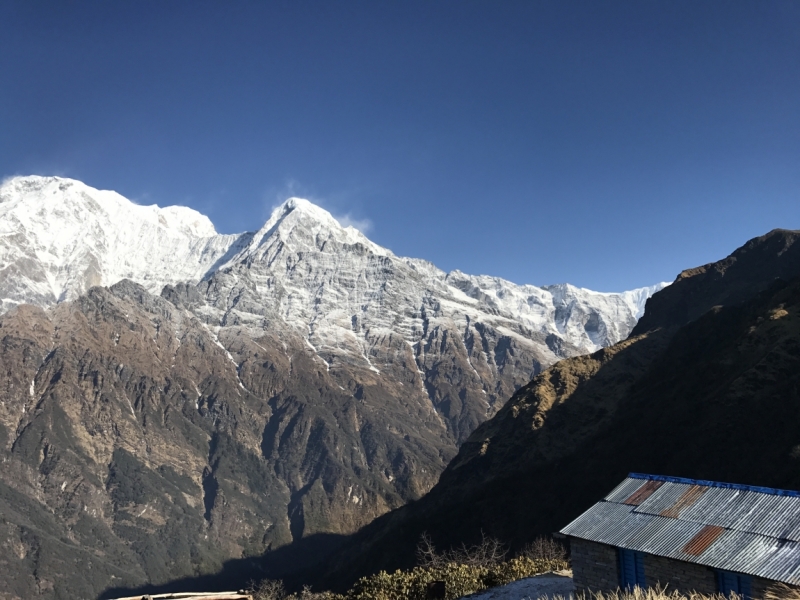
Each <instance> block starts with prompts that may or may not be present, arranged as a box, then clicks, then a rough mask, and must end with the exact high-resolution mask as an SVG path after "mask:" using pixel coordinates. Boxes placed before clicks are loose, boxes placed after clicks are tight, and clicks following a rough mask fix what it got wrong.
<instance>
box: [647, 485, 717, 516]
mask: <svg viewBox="0 0 800 600" xmlns="http://www.w3.org/2000/svg"><path fill="white" fill-rule="evenodd" d="M707 489H708V488H707V487H703V486H700V485H692V486H689V489H688V490H686V491H685V492H683V494H681V497H680V498H678V500H677V502H675V504H673V505H672V506H670V507H669V508H667V509H665V510H662V511H661V513H659V514H660V515H661V516H662V517H671V518H673V519H677V518H678V517H679V516H680V514H681V509H683V508H686V507H687V506H691V505H692V504H694V503H695V501H696V500H697V499H698V498H700V496H702V495H703V494H705V493H706V490H707Z"/></svg>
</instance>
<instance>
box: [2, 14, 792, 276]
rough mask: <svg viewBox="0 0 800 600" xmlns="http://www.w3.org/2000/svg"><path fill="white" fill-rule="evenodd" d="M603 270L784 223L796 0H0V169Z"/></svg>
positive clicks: (701, 251) (495, 258)
mask: <svg viewBox="0 0 800 600" xmlns="http://www.w3.org/2000/svg"><path fill="white" fill-rule="evenodd" d="M31 173H35V174H57V175H63V176H68V177H74V178H76V179H80V180H82V181H84V182H86V183H87V184H89V185H92V186H94V187H98V188H105V189H114V190H116V191H118V192H120V193H122V194H124V195H125V196H127V197H129V198H132V199H135V200H137V201H138V202H140V203H147V204H151V203H156V204H159V205H161V206H164V205H169V204H184V205H188V206H192V207H194V208H196V209H197V210H200V211H201V212H203V213H205V214H207V215H209V217H210V218H211V220H212V221H213V222H214V224H215V225H216V227H217V229H218V230H219V231H221V232H225V233H231V232H236V231H243V230H250V229H256V228H258V227H260V226H261V224H262V223H263V221H264V220H265V219H266V218H267V216H268V215H269V212H270V209H271V207H272V206H274V205H275V204H276V203H278V202H279V201H280V200H282V199H283V198H284V197H288V196H289V195H299V196H304V197H307V198H309V199H311V200H314V201H316V202H318V203H319V204H321V205H322V206H324V207H325V208H327V209H328V210H330V211H331V212H333V213H334V214H336V215H339V216H349V218H350V219H352V220H353V221H355V222H360V223H362V224H364V223H366V224H369V225H371V226H370V227H369V228H368V232H367V233H368V235H369V236H370V237H371V238H372V239H373V240H374V241H376V242H377V243H379V244H381V245H384V246H387V247H389V248H391V249H392V250H393V251H394V252H395V253H397V254H400V255H405V256H415V257H421V258H425V259H428V260H430V261H432V262H434V263H435V264H436V265H437V266H439V267H441V268H443V269H445V270H451V269H460V270H462V271H465V272H468V273H475V274H477V273H485V274H491V275H498V276H501V277H504V278H507V279H510V280H512V281H514V282H517V283H533V284H537V285H544V284H549V283H558V282H563V281H568V282H570V283H573V284H575V285H579V286H583V287H589V288H592V289H597V290H602V291H617V290H622V289H630V288H633V287H639V286H642V285H647V284H650V283H654V282H656V281H661V280H672V279H673V278H674V277H675V275H677V273H678V272H679V271H680V270H681V269H684V268H688V267H692V266H696V265H699V264H703V263H705V262H709V261H712V260H716V259H719V258H722V257H723V256H725V255H727V254H728V253H730V252H731V251H732V250H733V249H735V248H736V247H738V246H740V245H741V244H743V243H744V242H745V241H746V240H747V239H749V238H751V237H754V236H757V235H760V234H763V233H766V232H767V231H768V230H770V229H772V228H775V227H784V228H792V229H800V3H798V2H792V1H782V0H772V1H769V2H766V1H765V2H755V1H748V2H739V1H736V0H722V1H710V0H708V1H703V2H697V1H695V0H691V1H682V0H670V1H666V0H663V1H662V0H659V1H653V0H635V1H631V2H622V1H618V2H598V1H596V0H592V1H589V2H581V1H561V0H553V1H552V2H544V1H534V0H528V1H525V2H514V1H512V0H505V1H503V2H496V1H485V2H475V1H471V0H459V1H451V2H437V1H433V0H426V1H423V2H413V1H403V2H399V1H398V2H392V1H385V2H384V1H381V2H375V1H372V0H370V1H365V2H359V1H356V0H346V1H338V2H337V1H333V0H328V1H325V2H313V1H297V0H292V1H287V2H280V1H272V2H247V1H237V2H222V1H220V2H203V1H194V2H181V1H178V0H174V1H171V2H161V1H146V0H138V1H136V2H133V1H130V2H128V1H125V0H116V1H114V2H106V1H103V2H100V1H98V2H85V1H75V2H61V1H58V2H55V1H54V2H44V1H37V0H19V1H16V0H5V1H4V2H2V3H0V176H3V177H5V176H10V175H15V174H31Z"/></svg>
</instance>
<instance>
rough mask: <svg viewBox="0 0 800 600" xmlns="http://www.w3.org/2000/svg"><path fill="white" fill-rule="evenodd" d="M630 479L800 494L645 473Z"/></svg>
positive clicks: (738, 484) (791, 494) (779, 493)
mask: <svg viewBox="0 0 800 600" xmlns="http://www.w3.org/2000/svg"><path fill="white" fill-rule="evenodd" d="M628 477H629V478H631V479H647V480H649V481H664V482H668V483H686V484H689V485H702V486H706V487H716V488H723V489H727V490H739V491H743V492H758V493H760V494H769V495H771V496H789V497H791V498H800V492H795V491H793V490H779V489H776V488H769V487H760V486H755V485H744V484H741V483H722V482H720V481H708V480H705V479H688V478H686V477H670V476H668V475H648V474H647V473H628Z"/></svg>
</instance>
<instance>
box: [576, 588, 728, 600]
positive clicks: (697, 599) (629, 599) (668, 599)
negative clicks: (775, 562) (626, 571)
mask: <svg viewBox="0 0 800 600" xmlns="http://www.w3.org/2000/svg"><path fill="white" fill-rule="evenodd" d="M579 598H580V596H579ZM583 598H584V599H585V600H742V599H741V598H740V597H739V596H737V595H736V594H731V595H730V596H723V595H721V594H712V595H710V596H709V595H706V594H698V593H696V592H690V593H688V594H687V593H682V592H678V591H676V590H673V591H671V592H670V591H668V590H666V589H664V588H640V587H635V588H633V589H632V590H630V591H627V590H626V591H620V590H618V591H616V592H597V593H592V594H587V595H586V596H584V597H583Z"/></svg>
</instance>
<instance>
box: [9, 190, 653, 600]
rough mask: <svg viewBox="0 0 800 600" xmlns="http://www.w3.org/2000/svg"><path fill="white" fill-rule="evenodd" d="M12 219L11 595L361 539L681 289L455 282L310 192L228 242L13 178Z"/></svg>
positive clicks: (97, 196) (207, 227)
mask: <svg viewBox="0 0 800 600" xmlns="http://www.w3.org/2000/svg"><path fill="white" fill-rule="evenodd" d="M0 223H3V225H2V227H3V228H4V229H3V231H2V235H0V297H2V300H3V307H4V308H5V309H6V312H5V314H3V315H2V316H0V423H1V424H2V425H0V454H2V461H3V469H2V471H0V509H2V513H1V514H2V520H0V530H2V535H4V539H6V540H7V542H8V543H6V544H5V545H4V548H5V549H4V550H2V551H0V564H3V565H4V568H0V585H2V586H3V589H6V590H10V592H9V594H11V596H10V597H24V598H27V597H31V596H33V595H37V594H38V595H41V596H44V597H62V596H64V597H66V596H69V597H92V596H96V595H97V594H99V593H100V592H101V591H102V590H103V589H106V588H108V587H118V588H120V587H121V588H124V587H130V586H136V585H140V584H143V583H146V582H151V583H156V584H157V583H163V582H167V581H170V580H172V579H176V578H179V577H188V576H193V575H198V574H202V573H209V572H214V571H216V570H218V569H219V568H220V567H221V566H222V564H223V562H224V561H226V560H228V559H232V558H239V557H246V556H256V555H259V554H261V553H262V552H264V551H265V550H269V549H276V548H280V547H284V546H286V545H287V544H290V543H291V542H293V541H294V542H296V541H298V540H300V539H305V538H308V537H309V536H313V535H315V534H318V535H321V534H329V535H334V534H346V533H351V532H353V531H355V530H357V529H358V528H360V527H362V526H364V525H365V524H367V523H368V522H370V521H371V520H372V519H374V518H375V517H377V516H379V515H381V514H383V513H385V512H387V511H389V510H391V509H394V508H397V507H399V506H401V505H403V504H405V503H407V502H408V501H410V500H414V499H416V498H419V497H420V496H422V495H423V494H424V493H425V492H427V491H428V490H429V489H430V488H431V487H432V486H433V485H434V484H435V483H436V481H437V479H438V477H439V474H440V473H441V471H442V470H443V469H444V467H445V465H446V464H447V462H448V461H449V460H450V459H451V458H452V457H453V456H454V455H455V454H456V451H457V448H458V444H459V443H460V442H462V441H464V440H466V439H467V438H468V436H469V435H470V434H471V433H472V431H474V429H475V428H476V427H477V426H478V425H480V423H482V422H483V421H485V420H486V419H487V418H488V417H490V416H492V415H493V414H494V413H495V412H496V411H497V410H498V409H499V408H500V407H501V406H502V404H503V402H505V400H506V399H507V398H508V397H509V396H510V395H511V394H512V393H513V392H514V391H515V390H516V389H518V388H519V387H520V386H522V385H524V384H525V383H527V382H528V381H529V380H530V378H531V377H533V376H535V375H536V374H538V373H539V372H541V371H542V370H543V369H544V368H546V367H547V366H549V365H551V364H552V363H554V362H555V361H556V360H558V359H559V358H560V357H565V356H574V355H578V354H581V353H584V352H588V351H592V350H595V349H597V348H599V347H602V346H606V345H609V344H612V343H614V342H616V341H618V340H619V339H621V338H623V337H624V336H626V335H627V334H628V332H629V331H630V330H631V329H632V327H633V326H634V325H635V323H636V320H637V318H638V317H639V316H640V314H641V311H642V308H643V303H644V301H645V299H646V298H647V296H649V295H650V294H651V293H652V292H653V291H654V290H655V289H659V288H660V287H662V286H655V287H654V288H644V289H641V290H635V291H632V292H625V293H622V294H601V293H596V292H591V291H588V290H582V289H578V288H574V287H572V286H568V285H560V286H552V287H548V288H537V287H534V286H517V285H515V284H512V283H509V282H506V281H503V280H500V279H497V278H491V277H474V276H468V275H464V274H462V273H458V272H454V273H449V274H446V273H444V272H442V271H440V270H439V269H437V268H436V267H434V266H433V265H431V264H430V263H427V262H425V261H422V260H418V259H408V258H401V257H397V256H395V255H394V254H393V253H391V252H390V251H389V250H386V249H384V248H381V247H379V246H377V245H375V244H374V243H372V242H371V241H370V240H368V239H367V238H366V237H364V236H363V235H362V234H361V233H359V232H358V231H356V230H355V229H352V228H344V227H341V226H340V225H339V223H338V222H336V220H335V219H333V217H331V215H330V214H328V213H327V212H325V211H324V210H322V209H320V208H319V207H316V206H314V205H312V204H310V203H308V202H306V201H304V200H299V199H292V200H289V201H287V202H286V203H284V204H283V205H282V206H280V207H278V208H277V209H276V210H275V212H274V213H273V215H272V217H271V218H270V219H269V221H268V222H267V223H266V224H265V225H264V227H263V228H262V229H261V230H259V231H258V232H255V233H245V234H241V235H233V236H224V235H219V234H217V233H216V232H215V231H214V229H213V226H211V224H210V222H208V220H207V219H206V218H205V217H203V216H202V215H199V214H198V213H195V212H194V211H191V210H189V209H183V208H174V207H173V208H166V209H159V208H157V207H142V206H137V205H134V204H132V203H130V202H128V201H127V200H125V199H124V198H122V197H121V196H119V195H116V194H114V193H112V192H99V191H97V190H93V189H92V188H90V187H88V186H85V185H84V184H82V183H80V182H76V181H71V180H65V179H60V178H39V177H25V178H15V179H12V180H9V181H7V182H5V183H4V184H3V186H2V188H0ZM93 286H105V287H93ZM12 566H13V568H11V567H12Z"/></svg>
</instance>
